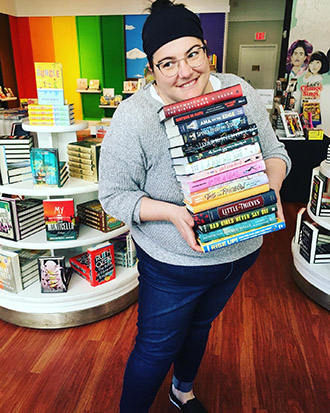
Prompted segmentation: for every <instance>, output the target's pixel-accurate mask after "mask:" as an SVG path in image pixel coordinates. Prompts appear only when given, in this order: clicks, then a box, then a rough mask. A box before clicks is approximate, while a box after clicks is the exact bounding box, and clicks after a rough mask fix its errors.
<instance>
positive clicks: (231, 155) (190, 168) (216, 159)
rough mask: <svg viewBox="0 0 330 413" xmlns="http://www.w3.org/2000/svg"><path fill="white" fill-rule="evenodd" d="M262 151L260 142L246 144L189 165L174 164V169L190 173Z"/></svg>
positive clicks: (182, 172) (181, 173)
mask: <svg viewBox="0 0 330 413" xmlns="http://www.w3.org/2000/svg"><path fill="white" fill-rule="evenodd" d="M259 152H261V149H260V145H259V143H258V142H256V143H253V144H251V145H246V146H243V147H241V148H238V149H233V150H232V151H229V152H225V153H221V154H219V155H216V156H211V157H209V158H206V159H201V160H199V161H196V162H192V163H189V164H187V165H173V166H174V170H175V172H176V173H177V174H178V175H189V174H194V173H197V172H201V171H203V170H204V169H209V168H214V167H216V166H219V165H221V164H224V163H229V162H234V161H237V160H238V159H241V158H246V157H248V156H252V155H255V154H257V153H259Z"/></svg>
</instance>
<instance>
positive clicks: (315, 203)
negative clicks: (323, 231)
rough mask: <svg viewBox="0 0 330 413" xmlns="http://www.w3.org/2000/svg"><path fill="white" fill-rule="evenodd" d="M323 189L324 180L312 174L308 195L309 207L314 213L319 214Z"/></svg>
mask: <svg viewBox="0 0 330 413" xmlns="http://www.w3.org/2000/svg"><path fill="white" fill-rule="evenodd" d="M323 191H324V180H323V179H321V177H320V176H319V175H314V176H313V182H312V191H311V196H310V208H311V211H312V213H313V214H314V215H320V211H321V203H322V195H323Z"/></svg>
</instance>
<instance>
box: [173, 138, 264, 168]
mask: <svg viewBox="0 0 330 413" xmlns="http://www.w3.org/2000/svg"><path fill="white" fill-rule="evenodd" d="M256 142H259V136H252V137H251V138H246V139H242V140H239V141H236V142H230V143H227V144H226V145H222V146H218V147H216V148H212V149H209V150H207V151H202V152H199V153H195V154H193V155H188V156H179V157H177V158H175V157H173V156H172V163H173V164H174V165H184V164H187V163H192V162H196V161H198V160H200V159H205V158H209V157H210V156H215V155H218V154H220V153H225V152H228V151H232V150H233V149H237V148H241V147H242V146H246V145H251V144H253V143H256ZM174 149H175V148H174ZM173 153H174V154H175V151H174V150H171V155H172V154H173Z"/></svg>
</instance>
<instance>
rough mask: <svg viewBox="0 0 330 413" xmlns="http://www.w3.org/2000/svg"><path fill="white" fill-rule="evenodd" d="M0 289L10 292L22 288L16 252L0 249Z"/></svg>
mask: <svg viewBox="0 0 330 413" xmlns="http://www.w3.org/2000/svg"><path fill="white" fill-rule="evenodd" d="M0 289H2V290H5V291H9V292H11V293H19V292H20V291H22V290H23V283H22V277H21V270H20V266H19V256H18V254H17V253H16V252H13V251H9V250H4V249H0Z"/></svg>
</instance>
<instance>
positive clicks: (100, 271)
mask: <svg viewBox="0 0 330 413" xmlns="http://www.w3.org/2000/svg"><path fill="white" fill-rule="evenodd" d="M87 254H88V257H89V264H90V271H91V281H90V284H91V285H92V286H93V287H94V286H96V285H100V284H103V283H105V282H108V281H111V280H113V279H114V278H116V269H115V257H114V247H113V245H112V244H111V243H103V244H99V245H96V246H94V247H90V248H88V249H87Z"/></svg>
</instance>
